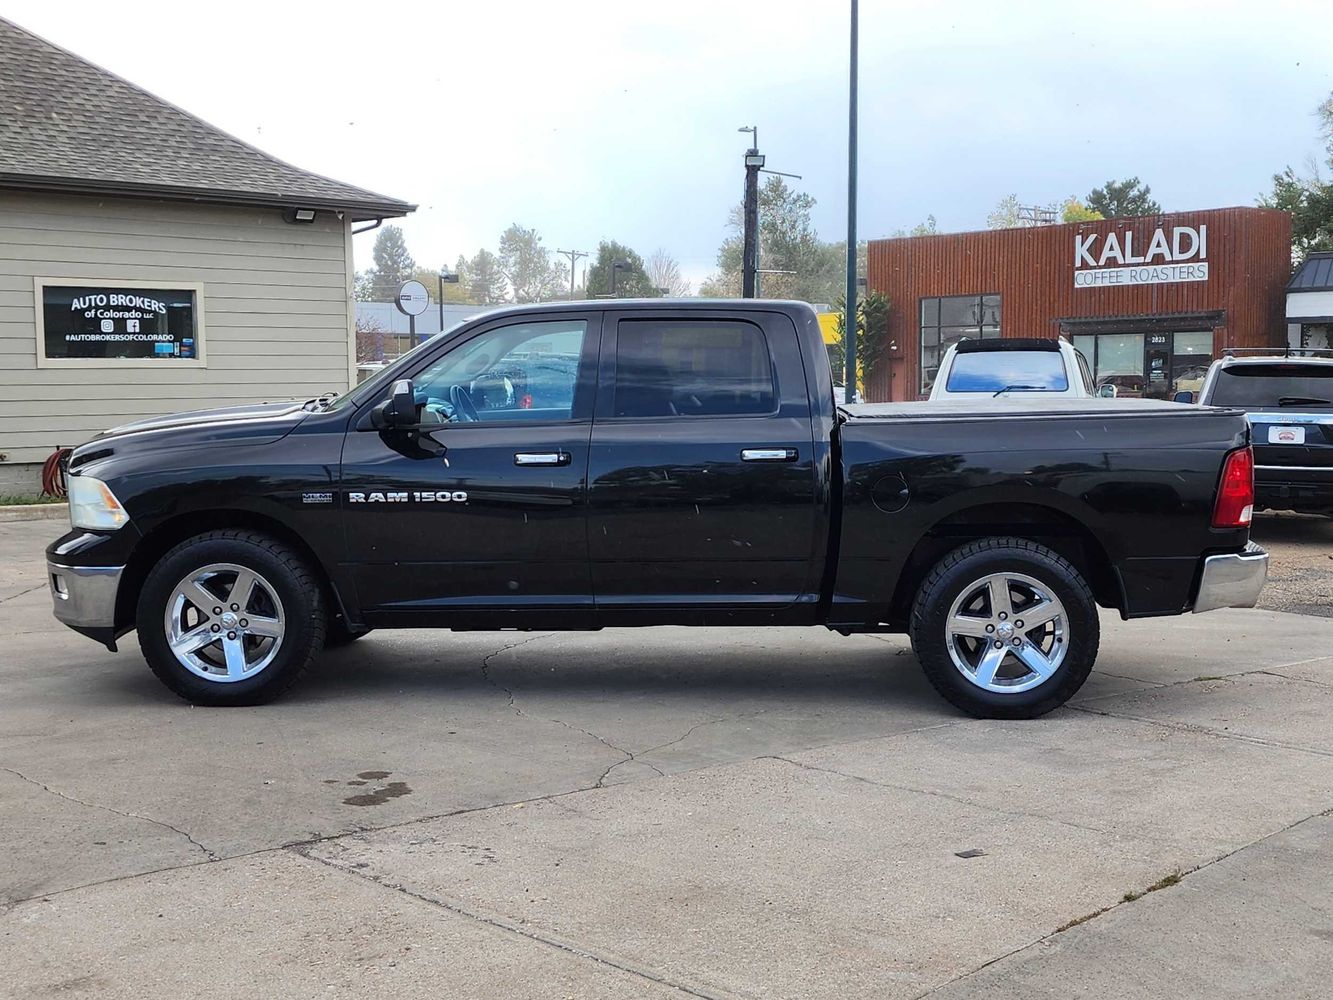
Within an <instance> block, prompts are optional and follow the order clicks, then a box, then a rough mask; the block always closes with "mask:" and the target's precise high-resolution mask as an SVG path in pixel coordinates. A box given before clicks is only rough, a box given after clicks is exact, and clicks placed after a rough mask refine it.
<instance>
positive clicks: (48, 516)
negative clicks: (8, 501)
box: [0, 503, 69, 524]
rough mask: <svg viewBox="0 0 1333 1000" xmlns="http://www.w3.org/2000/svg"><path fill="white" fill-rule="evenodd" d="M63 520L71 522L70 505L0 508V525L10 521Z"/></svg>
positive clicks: (54, 504) (40, 504)
mask: <svg viewBox="0 0 1333 1000" xmlns="http://www.w3.org/2000/svg"><path fill="white" fill-rule="evenodd" d="M62 520H69V504H67V503H30V504H15V505H14V506H12V507H0V524H6V523H8V522H10V521H62Z"/></svg>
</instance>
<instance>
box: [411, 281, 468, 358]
mask: <svg viewBox="0 0 1333 1000" xmlns="http://www.w3.org/2000/svg"><path fill="white" fill-rule="evenodd" d="M439 278H440V294H439V298H437V299H436V300H435V304H436V305H438V306H439V307H440V332H441V333H444V283H445V282H446V281H447V282H449V283H450V284H451V285H456V284H458V272H457V271H451V270H449V269H448V268H447V267H442V268H440V274H439ZM415 343H416V340H415V339H413V344H415Z"/></svg>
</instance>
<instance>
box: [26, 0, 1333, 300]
mask: <svg viewBox="0 0 1333 1000" xmlns="http://www.w3.org/2000/svg"><path fill="white" fill-rule="evenodd" d="M861 7H862V10H861V67H862V72H861V160H860V163H861V184H860V190H861V201H860V209H859V219H860V222H859V226H860V233H861V235H862V236H863V237H865V236H871V237H873V236H877V235H887V234H889V233H891V232H892V231H893V230H895V229H898V228H900V227H910V226H912V225H913V224H915V223H917V222H919V221H921V220H922V219H924V218H925V216H926V215H928V214H934V215H935V216H936V218H937V219H938V220H939V224H940V227H941V228H942V229H945V230H962V229H976V228H982V227H984V225H985V220H986V215H987V213H988V212H989V211H990V210H991V208H992V207H993V206H994V204H995V203H996V202H997V201H998V200H999V199H1000V198H1002V197H1003V196H1005V195H1006V194H1009V193H1010V192H1015V193H1017V194H1018V195H1019V197H1020V199H1022V200H1023V201H1024V202H1031V203H1039V202H1049V201H1054V200H1057V199H1063V198H1064V197H1066V196H1068V195H1071V194H1077V195H1080V196H1081V195H1083V194H1085V193H1086V192H1087V191H1088V190H1089V189H1090V188H1092V187H1093V186H1094V185H1097V184H1099V183H1101V182H1103V181H1105V180H1107V179H1108V178H1120V177H1124V176H1128V175H1134V174H1137V175H1138V176H1140V177H1141V178H1143V179H1144V180H1145V181H1147V182H1148V183H1149V184H1151V185H1152V190H1153V194H1154V195H1155V196H1156V197H1157V198H1158V200H1160V201H1161V203H1162V204H1163V206H1164V207H1165V208H1166V209H1168V210H1172V209H1192V208H1212V207H1221V206H1227V205H1250V204H1253V203H1254V202H1255V199H1256V198H1257V197H1258V196H1259V195H1260V194H1261V193H1263V192H1264V191H1265V190H1267V189H1268V187H1269V184H1270V177H1271V175H1272V174H1273V173H1274V172H1275V171H1277V170H1279V169H1281V168H1282V167H1283V166H1284V165H1286V164H1292V165H1293V166H1297V167H1304V166H1305V164H1306V163H1307V161H1309V159H1310V158H1311V157H1312V156H1313V155H1314V154H1316V153H1317V152H1318V151H1319V141H1318V137H1317V134H1316V122H1315V119H1314V117H1313V109H1314V107H1315V106H1316V105H1317V104H1318V103H1319V101H1320V100H1322V99H1323V98H1324V97H1326V96H1327V95H1328V94H1329V92H1330V91H1331V90H1333V57H1331V56H1330V52H1333V17H1330V16H1329V7H1328V0H1311V2H1282V0H1268V2H1265V3H1262V4H1260V3H1257V2H1253V0H1251V2H1245V3H1241V2H1226V0H1212V2H1177V3H1167V2H1163V0H1152V2H1144V3H1139V2H1135V0H1118V2H1116V3H1111V4H1096V5H1093V4H1070V3H1068V2H1041V3H1038V2H1031V3H1022V2H1006V3H995V2H990V3H986V2H960V0H953V2H950V3H947V4H945V3H940V4H925V3H910V2H907V0H900V2H889V0H863V2H862V4H861ZM0 11H3V13H4V15H5V16H6V17H9V18H11V19H13V20H15V21H17V22H18V23H20V24H22V25H24V26H25V27H27V28H29V29H31V30H33V31H36V32H37V33H39V34H41V35H44V36H45V37H47V38H49V39H51V40H52V41H54V42H56V43H58V44H60V45H63V46H65V47H67V48H69V49H72V50H73V51H74V52H76V53H78V54H80V55H82V56H84V57H86V58H88V59H91V60H93V61H94V62H97V63H100V64H101V65H103V66H105V67H107V68H109V69H111V70H113V71H115V72H117V73H119V74H121V75H122V76H125V77H127V78H128V79H130V80H131V81H133V82H135V83H137V84H140V85H142V86H144V87H146V88H148V89H149V90H152V91H154V92H155V93H157V94H159V95H161V96H162V97H165V98H166V99H168V100H170V101H172V102H174V103H176V104H178V105H180V106H182V107H184V108H185V109H187V110H189V111H191V112H192V113H194V114H196V115H198V116H200V117H202V118H204V119H206V120H207V121H210V122H212V123H213V124H215V125H218V126H220V127H221V128H223V129H226V130H227V131H229V132H231V133H233V134H235V135H237V136H239V137H241V138H242V139H245V140H247V141H249V142H252V143H254V144H256V145H258V146H260V147H261V148H263V149H265V150H267V151H269V152H271V153H273V154H275V155H277V156H279V157H281V158H283V159H286V160H289V161H291V162H293V163H295V164H297V165H299V166H302V167H306V168H308V169H311V170H314V171H316V172H319V173H324V174H328V175H330V176H333V177H336V178H338V179H339V180H344V181H347V182H350V183H353V184H358V185H361V186H363V187H368V188H371V189H372V190H376V191H380V192H382V193H384V194H388V195H393V196H395V197H399V198H404V199H406V200H408V201H412V202H416V203H418V204H419V205H420V206H421V207H420V209H419V210H418V211H417V212H416V213H415V214H414V215H413V216H411V217H409V218H408V219H407V220H406V221H405V222H404V223H403V227H404V230H405V232H406V235H407V240H408V245H409V247H410V249H411V250H412V252H413V254H414V255H415V256H416V258H417V259H418V261H419V262H421V263H422V264H425V265H427V266H437V265H439V264H442V263H450V264H451V263H452V262H453V261H454V259H455V258H456V257H457V255H458V254H459V253H460V252H461V253H466V254H469V255H471V254H472V253H474V252H475V251H476V250H477V249H478V248H479V247H482V246H485V247H489V248H491V249H494V248H495V245H496V242H497V240H498V237H499V234H500V232H501V230H503V229H504V228H505V227H506V226H507V225H509V223H511V222H519V223H522V224H523V225H526V226H534V227H536V228H537V229H538V231H539V232H541V233H542V235H543V236H544V238H545V242H546V243H547V245H549V246H551V247H561V248H573V249H593V248H595V246H596V244H597V241H598V240H600V239H608V238H613V239H618V240H620V241H622V242H624V243H628V244H629V245H630V246H632V247H634V248H635V249H636V250H638V251H639V252H640V253H642V254H644V255H645V256H646V255H647V254H648V253H650V252H652V251H653V250H654V249H656V248H658V247H664V248H666V249H667V250H668V251H670V252H671V253H673V254H674V255H675V256H676V257H677V258H678V259H679V260H680V262H681V264H682V268H683V270H684V271H685V273H686V276H687V277H689V278H691V279H692V280H694V281H695V282H696V283H697V282H698V281H699V280H700V279H701V278H702V277H704V276H706V275H707V274H708V273H709V272H710V271H711V270H712V269H713V264H714V261H715V255H716V251H717V246H718V243H719V242H720V241H721V239H722V238H723V236H724V235H725V232H726V230H725V222H726V217H727V211H728V208H729V206H730V205H732V204H733V203H735V202H736V201H738V200H739V197H740V191H741V181H742V165H741V157H742V154H743V152H744V150H745V147H746V145H747V142H748V137H747V136H744V135H740V134H738V133H737V131H736V129H737V127H738V126H740V125H751V124H753V125H758V126H759V130H760V133H759V137H760V145H761V147H762V150H763V152H765V153H766V154H767V155H768V164H769V166H771V167H773V168H775V169H779V170H786V171H791V172H793V173H798V174H802V175H803V177H804V180H803V181H801V182H797V183H799V184H801V185H802V186H803V187H804V189H805V190H807V191H809V192H810V193H811V194H812V195H814V196H815V198H816V199H818V207H817V209H816V213H815V222H816V225H817V227H818V229H819V232H820V234H821V236H823V237H824V238H825V239H830V240H832V239H839V238H842V237H843V236H845V233H846V183H847V181H846V136H847V13H846V4H845V3H844V2H839V0H819V2H815V0H806V2H789V0H766V2H763V3H758V2H754V0H745V2H741V0H706V2H702V0H675V2H669V3H651V4H646V3H636V2H626V0H615V2H603V0H585V2H582V3H551V2H529V0H515V2H506V0H486V2H480V3H459V2H456V0H444V2H438V0H437V2H435V3H430V4H413V3H392V4H373V3H357V4H354V5H353V4H333V3H321V4H299V5H298V4H285V3H275V2H267V3H248V2H232V3H227V4H200V5H194V4H181V3H179V2H174V3H135V2H132V0H127V2H119V3H114V4H108V3H105V2H99V3H68V2H61V3H52V2H50V0H3V2H0ZM369 240H370V237H361V238H360V240H359V241H358V245H357V266H358V267H362V266H364V265H365V264H366V263H367V262H368V261H369V250H370V244H369Z"/></svg>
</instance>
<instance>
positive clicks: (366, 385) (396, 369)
mask: <svg viewBox="0 0 1333 1000" xmlns="http://www.w3.org/2000/svg"><path fill="white" fill-rule="evenodd" d="M472 319H473V317H471V316H469V317H468V318H467V319H464V320H461V321H460V322H458V323H455V324H454V325H453V326H451V327H449V329H447V330H445V331H444V332H443V333H437V334H436V335H435V336H433V337H431V338H430V339H429V340H423V341H422V342H421V343H419V344H417V346H416V347H414V348H412V349H411V350H410V351H408V352H407V353H406V354H404V355H402V356H401V357H399V358H397V359H396V360H395V361H393V362H391V363H390V364H388V365H387V366H386V367H384V368H381V369H380V370H379V371H377V372H376V373H375V374H374V375H372V376H370V378H368V379H366V380H365V381H364V382H362V383H361V384H360V385H358V386H354V387H353V388H352V390H351V391H350V392H345V393H343V394H342V395H341V396H339V397H337V398H336V399H334V400H333V402H331V403H330V404H329V409H330V410H339V409H342V408H343V407H344V406H350V405H351V404H352V403H353V402H355V403H356V404H357V405H358V406H359V405H360V404H361V403H363V402H365V401H366V400H367V399H370V398H371V397H372V396H376V395H379V394H381V393H382V392H383V391H384V390H385V389H386V388H387V387H388V385H389V383H390V382H393V381H394V380H395V379H399V378H402V377H403V376H402V372H403V371H405V370H406V369H407V368H409V367H410V364H405V363H404V362H408V360H409V359H410V358H415V357H419V356H420V355H422V354H424V353H425V352H426V351H427V350H428V349H429V348H430V346H431V345H432V344H438V343H439V342H440V341H442V340H444V339H445V338H446V337H448V336H450V335H452V334H453V332H454V331H455V330H457V329H458V328H459V327H461V326H463V325H464V324H465V323H470V322H471V321H472Z"/></svg>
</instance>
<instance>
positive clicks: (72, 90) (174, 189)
mask: <svg viewBox="0 0 1333 1000" xmlns="http://www.w3.org/2000/svg"><path fill="white" fill-rule="evenodd" d="M413 207H414V206H412V205H410V204H408V203H406V202H403V201H399V200H397V199H394V198H388V197H385V196H383V195H378V194H375V193H373V192H370V191H365V190H363V189H361V188H357V187H352V186H351V185H348V184H343V183H341V182H339V181H335V180H331V179H329V178H327V177H323V176H320V175H318V174H313V173H309V172H307V171H305V170H301V169H298V168H296V167H293V166H291V165H290V164H287V163H284V162H282V161H281V160H278V159H275V158H274V157H271V156H269V155H268V154H266V153H264V152H262V151H260V150H258V149H255V148H254V147H252V146H250V145H248V144H246V143H244V142H241V141H240V140H239V139H236V138H234V137H232V136H230V135H228V134H226V133H225V132H222V131H220V130H218V129H216V128H214V127H212V126H211V125H208V124H207V123H205V122H202V121H200V120H199V119H197V118H195V117H193V116H192V115H190V114H188V113H187V112H185V111H182V110H181V109H179V108H177V107H175V106H174V105H171V104H169V103H167V102H166V101H163V100H161V99H160V98H157V97H155V96H154V95H152V94H150V93H148V92H146V91H144V90H142V89H140V88H139V87H136V86H135V85H133V84H131V83H129V82H127V81H125V80H123V79H121V78H120V77H118V76H116V75H114V74H112V73H109V72H107V71H106V70H103V69H101V68H100V67H98V66H95V65H93V64H91V63H89V62H87V61H85V60H83V59H80V58H79V57H78V56H76V55H73V54H72V53H70V52H67V51H65V50H64V49H61V48H59V47H58V46H55V45H52V44H51V43H49V42H47V41H45V40H44V39H41V38H39V37H37V36H35V35H33V34H31V33H29V32H27V31H25V30H23V29H22V28H20V27H18V26H17V25H15V24H13V23H11V22H9V21H5V20H4V19H0V494H6V493H27V492H33V491H35V489H36V486H37V483H38V470H39V469H40V467H41V463H42V462H43V460H44V459H46V458H47V457H48V456H49V455H50V454H51V453H52V452H53V451H54V450H55V449H56V448H58V447H61V446H72V445H77V444H80V443H81V442H83V441H86V440H88V439H89V438H91V437H93V436H94V435H95V434H97V433H98V432H99V431H101V430H103V429H105V428H107V427H110V426H113V425H116V424H122V423H125V422H127V421H130V420H134V419H137V418H141V417H147V416H153V415H156V414H161V413H166V412H171V411H174V410H182V409H190V408H199V407H205V406H224V405H228V404H233V403H247V402H254V401H257V400H263V399H283V398H290V397H294V396H295V397H306V396H315V395H318V394H319V393H321V392H324V391H327V390H330V389H332V390H337V391H345V390H346V389H347V388H348V386H349V385H350V384H353V383H354V381H355V375H356V354H355V332H354V331H355V306H354V303H353V298H352V277H353V269H352V233H353V232H354V230H355V228H361V227H365V226H374V225H376V224H378V222H379V221H380V220H382V219H386V218H392V217H397V216H402V215H405V214H407V213H408V212H410V211H412V209H413Z"/></svg>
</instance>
